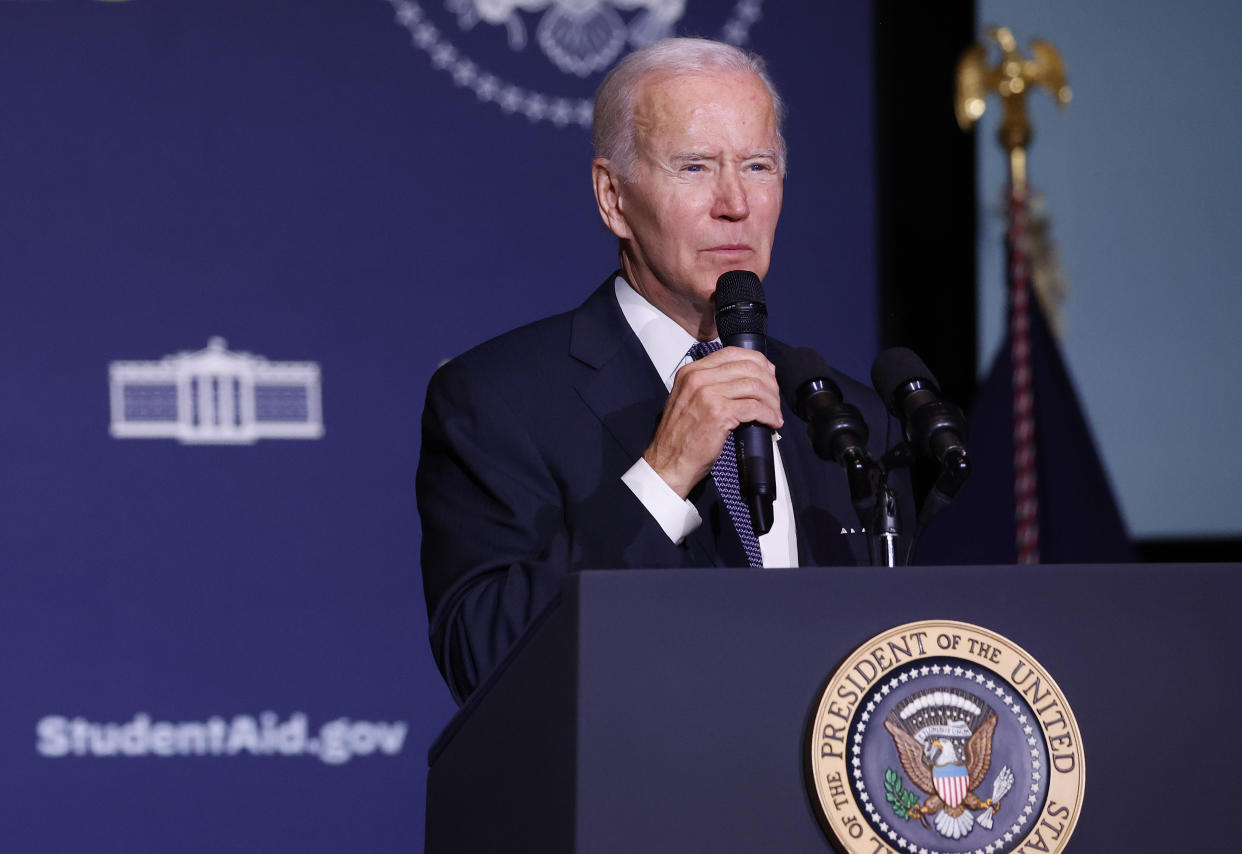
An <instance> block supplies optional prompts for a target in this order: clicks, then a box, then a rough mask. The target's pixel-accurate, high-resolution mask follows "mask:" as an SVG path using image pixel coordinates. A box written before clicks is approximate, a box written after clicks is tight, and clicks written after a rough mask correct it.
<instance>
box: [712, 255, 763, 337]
mask: <svg viewBox="0 0 1242 854" xmlns="http://www.w3.org/2000/svg"><path fill="white" fill-rule="evenodd" d="M716 332H717V333H718V334H719V335H720V338H721V340H724V339H726V338H728V337H730V336H732V335H737V334H739V333H745V332H750V333H759V334H761V335H766V334H767V332H768V306H767V301H766V298H765V297H764V295H763V285H762V283H760V281H759V277H758V276H756V275H755V274H754V273H752V272H750V271H749V270H730V271H729V272H727V273H725V274H723V275H722V276H721V277H720V278H719V279H717V280H716Z"/></svg>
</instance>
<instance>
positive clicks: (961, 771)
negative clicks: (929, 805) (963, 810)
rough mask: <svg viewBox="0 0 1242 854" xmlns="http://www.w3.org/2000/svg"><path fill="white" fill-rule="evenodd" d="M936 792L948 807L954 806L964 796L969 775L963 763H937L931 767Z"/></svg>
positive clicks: (968, 783) (968, 782)
mask: <svg viewBox="0 0 1242 854" xmlns="http://www.w3.org/2000/svg"><path fill="white" fill-rule="evenodd" d="M932 779H933V780H934V781H935V783H936V794H938V795H940V797H941V799H942V800H943V801H944V802H945V804H947V805H948V806H950V807H955V806H957V805H958V804H960V803H961V802H962V798H964V797H966V792H967V790H968V786H969V785H970V777H969V775H968V774H967V772H966V766H965V765H937V766H936V767H935V768H933V769H932Z"/></svg>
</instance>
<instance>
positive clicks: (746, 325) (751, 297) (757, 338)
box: [716, 270, 776, 536]
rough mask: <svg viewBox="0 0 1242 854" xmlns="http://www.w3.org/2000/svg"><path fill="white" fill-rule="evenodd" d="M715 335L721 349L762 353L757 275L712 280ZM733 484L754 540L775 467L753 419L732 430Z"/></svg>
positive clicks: (765, 518)
mask: <svg viewBox="0 0 1242 854" xmlns="http://www.w3.org/2000/svg"><path fill="white" fill-rule="evenodd" d="M716 331H717V333H718V334H719V335H720V342H721V343H722V344H724V346H726V347H742V348H744V349H746V350H758V351H759V352H760V353H763V354H765V355H766V354H767V350H768V306H767V302H766V300H765V299H764V296H763V285H761V284H760V283H759V277H758V276H756V275H755V274H754V273H752V272H750V271H749V270H730V271H729V272H727V273H725V274H724V275H722V276H721V277H720V278H719V279H717V280H716ZM733 445H734V448H735V449H736V451H737V473H738V482H739V486H740V487H741V492H742V500H743V501H745V502H746V506H747V507H748V508H749V509H750V524H751V527H752V528H753V529H754V531H755V536H759V535H760V534H766V533H767V532H768V531H770V530H771V529H772V502H773V500H774V499H775V498H776V465H775V463H774V462H773V459H772V428H771V427H768V426H766V425H764V424H757V423H755V422H753V421H751V422H748V423H746V424H741V425H739V426H738V427H737V429H735V430H734V431H733Z"/></svg>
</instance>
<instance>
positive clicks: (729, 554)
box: [417, 276, 912, 702]
mask: <svg viewBox="0 0 1242 854" xmlns="http://www.w3.org/2000/svg"><path fill="white" fill-rule="evenodd" d="M613 278H614V277H613V276H609V277H608V279H607V280H606V281H605V282H604V284H603V285H602V286H601V287H600V288H599V289H598V290H596V291H595V293H594V294H592V295H591V296H590V297H589V298H588V299H587V301H586V302H585V303H583V304H582V305H581V306H579V307H578V308H577V309H575V310H573V311H570V312H567V313H565V314H560V315H556V316H554V317H550V318H547V319H545V320H541V321H538V322H536V323H533V324H530V325H528V326H524V327H522V328H520V329H516V330H514V331H512V332H509V333H506V334H504V335H501V336H500V337H498V338H495V339H492V340H491V341H488V342H486V343H484V344H481V345H480V346H478V347H476V348H474V349H473V350H471V351H469V352H467V353H465V354H464V355H462V356H459V357H457V358H455V359H452V360H451V361H449V362H448V363H446V364H445V365H444V366H442V367H441V368H440V369H439V370H438V371H437V372H436V373H435V375H434V376H433V377H432V379H431V383H430V386H429V387H428V390H427V404H426V409H425V410H424V413H423V439H422V451H421V456H420V459H419V467H418V478H417V491H418V508H419V515H420V516H421V519H422V526H423V539H422V570H423V586H424V592H425V594H426V597H427V608H428V613H429V616H430V634H431V646H432V650H433V652H434V653H435V657H436V661H437V663H438V664H439V667H440V670H441V672H442V673H443V674H444V677H445V679H446V680H447V681H448V683H449V687H450V689H451V690H452V692H453V695H454V697H456V698H457V700H458V701H459V702H461V701H462V700H464V698H465V696H466V695H467V694H469V693H470V692H471V691H472V690H473V689H474V687H475V686H476V685H477V684H478V683H479V681H480V680H481V679H482V678H483V677H485V676H486V675H487V673H488V672H489V671H490V670H491V669H492V668H493V666H494V665H495V664H496V663H497V662H498V661H499V659H500V658H501V657H502V656H503V655H504V654H505V652H506V651H507V650H508V649H509V648H510V647H511V646H512V645H513V643H514V642H515V641H516V640H517V639H518V637H519V636H521V634H522V633H523V632H524V631H525V630H526V628H527V627H528V626H529V625H530V624H531V622H532V620H533V619H534V617H535V616H536V615H537V614H538V612H539V611H541V610H542V609H543V608H545V607H546V606H547V605H548V604H549V603H550V602H551V601H552V600H553V599H554V598H555V597H556V595H557V592H558V590H559V589H560V585H561V580H562V579H563V578H564V576H565V574H566V573H567V572H569V571H571V570H575V569H583V568H614V569H615V568H625V567H631V568H663V567H710V566H739V567H741V566H746V557H745V554H744V553H743V551H742V546H741V542H740V540H739V538H738V536H737V533H736V531H735V530H734V529H733V526H732V523H731V521H730V520H729V516H728V512H727V510H726V509H725V507H724V504H723V503H722V502H721V501H720V498H719V496H718V494H717V493H716V489H715V487H714V485H713V484H712V480H711V478H710V476H709V477H707V478H705V479H704V480H703V481H702V482H701V483H700V484H699V485H698V486H697V487H696V488H695V490H694V491H693V492H692V493H691V495H690V500H691V501H693V502H694V504H695V506H696V507H697V508H698V510H699V513H700V514H701V515H702V517H703V524H702V526H700V527H699V529H698V530H697V531H695V532H694V533H692V534H691V535H690V536H689V537H687V538H686V539H685V541H684V542H683V543H682V544H680V545H677V544H674V543H673V542H672V541H671V540H670V539H669V538H668V536H667V535H666V534H665V533H664V531H663V530H662V529H661V528H660V526H659V525H658V524H657V523H656V522H655V520H654V519H653V518H652V517H651V515H650V514H649V513H648V512H647V510H646V509H645V508H644V507H643V506H642V504H641V503H640V502H639V501H638V499H637V498H635V496H634V495H633V493H631V492H630V490H629V488H628V487H627V486H626V485H625V484H624V483H622V481H621V475H622V474H624V473H625V471H626V470H627V469H629V467H630V466H631V465H633V464H634V462H635V461H637V460H638V458H639V457H641V456H642V454H643V451H644V450H646V447H647V445H648V443H649V442H650V441H651V438H652V436H653V434H654V432H655V428H656V425H657V424H658V423H659V420H660V416H661V413H662V412H663V408H664V403H665V400H666V399H667V397H668V392H667V391H666V390H665V388H664V383H663V381H662V380H661V378H660V376H659V374H658V373H657V371H656V369H655V367H654V366H653V365H652V364H651V361H650V359H649V358H648V356H647V354H646V352H645V351H644V350H643V347H642V344H641V343H640V342H639V340H638V337H637V336H636V335H635V334H634V333H633V331H632V330H631V329H630V327H629V325H628V324H627V323H626V320H625V317H624V316H623V315H622V313H621V309H620V306H618V304H617V301H616V296H615V294H614V293H613ZM784 350H785V347H784V346H783V345H781V344H779V343H778V342H776V341H769V351H768V355H769V358H770V359H772V361H773V362H775V363H778V364H779V359H780V357H781V353H782V352H784ZM832 378H833V379H834V380H835V381H836V382H837V383H838V384H839V385H840V386H841V389H842V392H843V395H844V398H845V400H846V401H847V402H850V403H853V404H854V405H855V406H857V407H859V409H861V410H862V413H863V417H864V418H865V419H866V421H867V423H868V424H869V425H870V426H871V431H872V434H873V436H872V441H871V445H872V452H873V453H874V454H875V455H876V457H877V459H878V458H879V456H880V455H881V453H882V451H883V449H884V448H885V447H887V446H888V445H890V444H892V442H893V441H895V440H896V439H897V438H898V437H897V436H896V435H891V436H890V435H886V434H887V433H888V432H890V430H891V426H890V419H889V418H888V415H887V413H886V412H885V411H884V408H883V405H882V404H881V403H880V401H879V399H878V397H877V396H876V395H875V393H874V392H873V391H872V390H871V389H870V388H868V387H866V386H864V385H862V384H861V383H858V382H856V381H854V380H852V379H850V378H848V377H846V376H845V375H843V374H840V373H837V372H833V377H832ZM784 416H785V426H784V427H783V428H782V429H781V431H780V432H781V442H780V451H781V456H782V459H783V461H784V466H785V473H786V475H787V477H788V481H789V489H790V493H791V497H792V500H793V507H794V517H795V521H796V526H797V534H798V560H799V563H800V565H802V566H834V565H853V564H860V563H864V564H865V563H867V562H868V557H867V543H866V536H865V535H864V534H862V533H848V532H850V531H851V530H857V529H859V528H860V527H861V526H860V523H859V521H858V519H857V516H856V514H855V512H854V509H853V507H852V505H851V504H850V496H849V490H848V486H847V483H846V478H845V475H844V473H843V472H842V471H841V470H840V469H839V468H838V467H837V466H836V465H834V464H831V463H827V462H824V461H822V460H820V459H819V458H818V457H817V456H816V455H815V453H814V451H813V449H812V448H811V444H810V441H809V439H808V437H807V435H806V430H805V426H804V424H803V422H801V421H799V420H798V418H797V417H796V416H794V415H793V413H792V412H791V411H789V409H788V407H787V405H786V407H785V412H784ZM900 492H904V493H905V494H906V495H909V490H908V489H904V490H899V493H900ZM905 515H906V518H907V519H910V518H911V515H912V514H910V513H909V512H908V511H907V513H906V514H905ZM843 529H844V530H845V531H846V532H847V533H844V534H843V533H842V530H843Z"/></svg>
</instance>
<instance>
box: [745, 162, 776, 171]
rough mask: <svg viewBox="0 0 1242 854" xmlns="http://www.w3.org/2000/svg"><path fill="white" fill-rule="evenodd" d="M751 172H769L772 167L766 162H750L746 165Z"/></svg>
mask: <svg viewBox="0 0 1242 854" xmlns="http://www.w3.org/2000/svg"><path fill="white" fill-rule="evenodd" d="M747 168H748V169H750V171H751V172H770V171H772V167H771V166H770V165H769V164H767V163H752V164H750V165H749V166H748V167H747Z"/></svg>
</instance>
